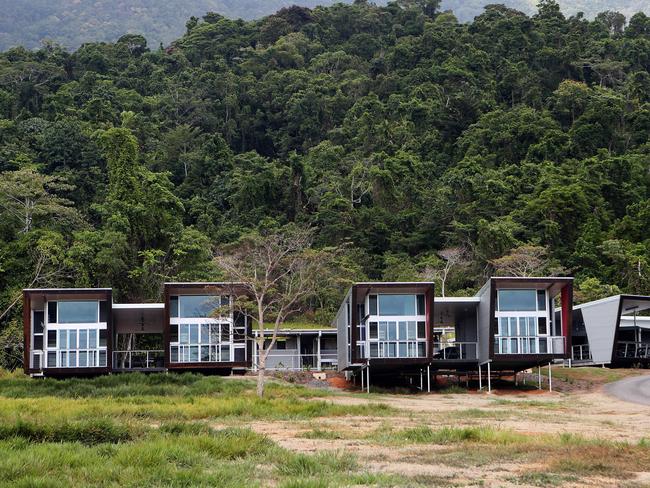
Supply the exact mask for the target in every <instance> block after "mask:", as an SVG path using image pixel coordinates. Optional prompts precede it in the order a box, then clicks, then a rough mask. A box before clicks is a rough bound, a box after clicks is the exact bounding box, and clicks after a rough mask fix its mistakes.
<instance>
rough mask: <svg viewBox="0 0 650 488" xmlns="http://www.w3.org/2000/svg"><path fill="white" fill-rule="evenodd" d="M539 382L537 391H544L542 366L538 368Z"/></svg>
mask: <svg viewBox="0 0 650 488" xmlns="http://www.w3.org/2000/svg"><path fill="white" fill-rule="evenodd" d="M537 382H538V386H537V389H538V390H541V389H542V367H541V366H537Z"/></svg>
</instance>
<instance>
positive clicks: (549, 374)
mask: <svg viewBox="0 0 650 488" xmlns="http://www.w3.org/2000/svg"><path fill="white" fill-rule="evenodd" d="M548 391H553V374H552V373H551V363H548Z"/></svg>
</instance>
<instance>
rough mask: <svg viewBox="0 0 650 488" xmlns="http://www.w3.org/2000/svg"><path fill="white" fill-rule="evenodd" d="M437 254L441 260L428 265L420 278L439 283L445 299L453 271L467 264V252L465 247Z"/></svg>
mask: <svg viewBox="0 0 650 488" xmlns="http://www.w3.org/2000/svg"><path fill="white" fill-rule="evenodd" d="M437 254H438V256H439V259H438V258H437V259H435V261H434V262H432V263H427V264H426V265H425V267H424V270H423V271H422V273H420V276H421V277H422V278H423V279H425V280H427V281H437V282H439V283H440V293H441V295H442V296H443V297H444V296H445V291H446V286H447V280H448V278H449V275H450V274H451V270H452V269H454V268H455V267H456V266H461V265H463V264H465V263H466V262H467V251H466V249H465V248H463V247H450V248H447V249H442V250H441V251H439V252H438V253H437Z"/></svg>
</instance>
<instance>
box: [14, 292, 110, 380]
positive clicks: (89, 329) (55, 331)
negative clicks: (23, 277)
mask: <svg viewBox="0 0 650 488" xmlns="http://www.w3.org/2000/svg"><path fill="white" fill-rule="evenodd" d="M23 332H24V341H25V348H24V351H25V353H24V354H25V357H24V364H25V372H26V373H29V374H33V375H45V374H47V375H50V376H58V375H66V374H101V373H108V372H110V371H111V369H112V360H111V351H112V346H113V345H112V336H113V320H112V290H111V289H110V288H98V289H88V288H65V289H27V290H24V291H23Z"/></svg>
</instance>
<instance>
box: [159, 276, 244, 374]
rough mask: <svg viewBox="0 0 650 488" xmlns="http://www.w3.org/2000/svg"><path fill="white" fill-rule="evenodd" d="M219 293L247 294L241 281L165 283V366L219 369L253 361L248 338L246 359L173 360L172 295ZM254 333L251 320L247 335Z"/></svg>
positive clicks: (235, 366) (241, 366)
mask: <svg viewBox="0 0 650 488" xmlns="http://www.w3.org/2000/svg"><path fill="white" fill-rule="evenodd" d="M202 294H205V295H219V294H227V295H232V296H235V297H237V296H242V295H244V294H246V292H245V289H244V287H243V285H242V284H241V283H225V282H214V283H212V282H211V283H165V286H164V301H165V302H164V303H165V317H164V320H165V323H164V326H163V345H164V348H165V354H164V357H165V368H167V369H170V370H174V369H191V370H218V369H232V368H248V367H250V366H251V364H252V362H251V359H252V349H251V342H252V341H250V340H246V360H245V361H229V362H183V363H181V362H172V361H171V354H170V344H171V321H170V318H171V317H170V297H171V296H174V295H178V296H182V295H202ZM251 334H252V326H251V320H250V319H248V320H247V323H246V337H250V336H251Z"/></svg>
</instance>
